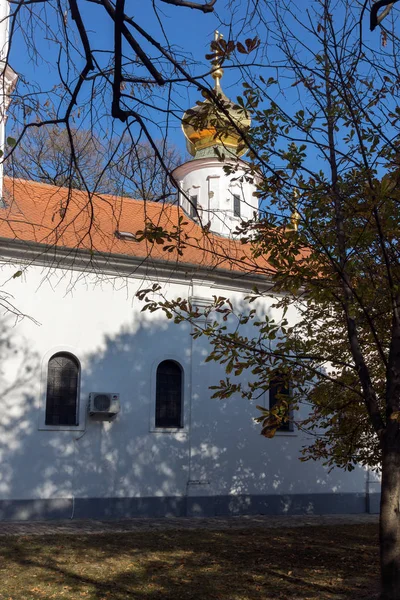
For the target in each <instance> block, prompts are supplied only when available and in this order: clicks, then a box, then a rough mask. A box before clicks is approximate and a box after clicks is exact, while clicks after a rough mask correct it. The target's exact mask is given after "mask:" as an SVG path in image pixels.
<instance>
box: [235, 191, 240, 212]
mask: <svg viewBox="0 0 400 600" xmlns="http://www.w3.org/2000/svg"><path fill="white" fill-rule="evenodd" d="M233 214H234V215H235V217H240V196H239V194H233Z"/></svg>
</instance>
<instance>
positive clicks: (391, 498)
mask: <svg viewBox="0 0 400 600" xmlns="http://www.w3.org/2000/svg"><path fill="white" fill-rule="evenodd" d="M393 425H395V424H394V423H393ZM393 437H394V439H393V438H392V440H391V442H390V443H388V442H387V441H384V443H383V446H384V447H383V456H382V495H381V512H380V526H379V537H380V554H381V582H382V588H381V597H380V600H400V510H399V509H400V504H399V503H400V440H399V439H398V438H399V436H398V435H397V436H393Z"/></svg>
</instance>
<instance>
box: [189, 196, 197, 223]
mask: <svg viewBox="0 0 400 600" xmlns="http://www.w3.org/2000/svg"><path fill="white" fill-rule="evenodd" d="M190 216H191V217H192V219H194V218H195V217H197V194H196V195H195V196H190Z"/></svg>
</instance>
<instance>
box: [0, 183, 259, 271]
mask: <svg viewBox="0 0 400 600" xmlns="http://www.w3.org/2000/svg"><path fill="white" fill-rule="evenodd" d="M3 195H4V199H5V203H6V205H5V207H2V208H0V237H3V238H9V239H12V240H23V241H27V242H32V241H33V242H36V243H40V244H45V245H50V246H57V247H59V248H61V247H63V248H70V249H73V248H79V249H85V250H88V251H90V252H92V253H103V254H107V255H116V254H118V255H126V256H132V257H139V258H146V257H148V256H151V257H152V258H153V259H161V260H164V261H168V262H169V263H172V262H173V263H177V262H182V263H191V264H193V265H197V266H202V267H205V268H207V269H215V268H217V269H228V270H232V271H236V272H242V273H244V272H258V273H261V272H262V273H266V272H268V270H270V269H269V268H268V263H267V261H266V260H265V259H264V258H263V257H259V258H257V259H256V260H255V259H253V258H252V254H251V247H250V245H249V244H241V243H240V242H239V241H235V240H231V239H228V238H224V237H221V236H218V235H215V234H211V233H205V232H204V231H203V229H202V228H201V227H200V226H199V225H198V224H196V223H194V222H193V221H192V220H191V219H190V218H189V217H187V216H186V214H185V213H184V212H183V211H182V209H181V208H180V207H178V206H176V205H171V204H167V203H160V202H148V201H146V202H144V201H141V200H133V199H131V198H120V197H115V196H109V195H105V194H94V195H92V196H90V197H89V196H88V194H87V193H86V192H82V191H78V190H72V191H71V190H69V189H68V188H62V187H57V186H52V185H48V184H43V183H37V182H34V181H25V180H22V179H11V178H8V177H5V181H4V194H3ZM180 218H182V219H183V223H182V224H181V226H180V225H179V219H180ZM146 223H147V224H152V226H160V227H162V228H163V229H165V230H167V231H177V230H178V229H179V230H180V234H179V236H178V237H179V238H180V240H181V241H182V244H183V247H182V255H179V254H178V252H177V251H176V249H173V250H172V251H170V252H169V251H167V250H165V249H164V247H163V246H164V245H163V244H157V243H154V244H153V243H150V242H149V241H147V240H143V241H139V242H138V241H135V240H132V239H129V240H128V239H120V238H119V237H118V236H117V235H116V231H119V232H127V233H132V234H135V233H136V232H137V231H139V230H143V228H144V226H145V224H146ZM165 243H166V244H167V245H169V246H171V245H173V246H176V242H175V241H172V242H171V243H169V242H165Z"/></svg>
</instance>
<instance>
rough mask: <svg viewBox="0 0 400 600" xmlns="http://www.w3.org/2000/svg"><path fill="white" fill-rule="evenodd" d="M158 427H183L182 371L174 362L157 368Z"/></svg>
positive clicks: (164, 363)
mask: <svg viewBox="0 0 400 600" xmlns="http://www.w3.org/2000/svg"><path fill="white" fill-rule="evenodd" d="M156 427H182V369H181V368H180V366H179V365H178V364H177V363H176V362H174V361H173V360H164V361H163V362H162V363H160V364H159V365H158V368H157V381H156Z"/></svg>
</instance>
